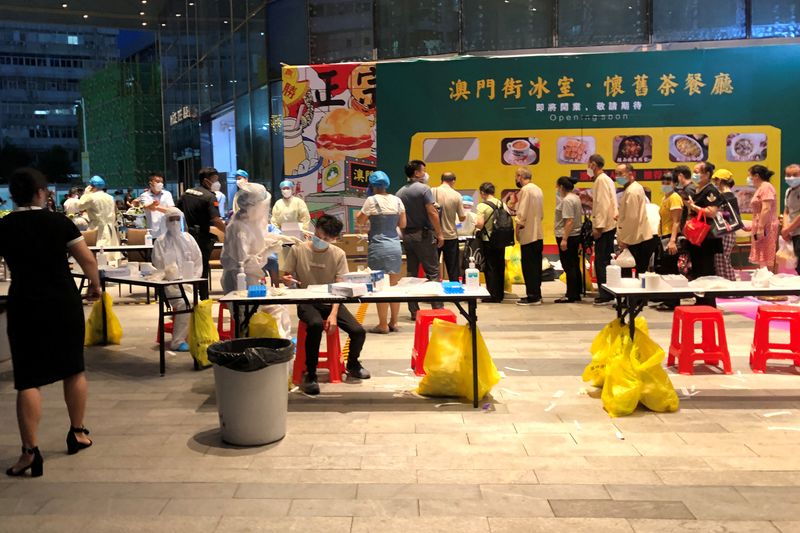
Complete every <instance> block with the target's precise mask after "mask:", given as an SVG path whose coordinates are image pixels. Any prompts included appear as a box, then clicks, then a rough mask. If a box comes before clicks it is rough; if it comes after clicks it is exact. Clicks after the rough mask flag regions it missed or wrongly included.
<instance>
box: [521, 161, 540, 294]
mask: <svg viewBox="0 0 800 533" xmlns="http://www.w3.org/2000/svg"><path fill="white" fill-rule="evenodd" d="M531 178H532V176H531V171H530V170H528V169H527V168H524V167H519V168H518V169H517V173H516V174H515V176H514V181H515V183H516V185H517V187H519V194H518V196H517V217H516V220H517V241H519V245H520V260H521V262H522V276H523V277H524V278H525V294H526V296H525V298H520V299H519V300H518V301H517V305H542V253H543V251H544V233H543V231H542V219H544V195H543V194H542V189H540V188H539V186H538V185H536V184H534V183H533V182H532V181H531Z"/></svg>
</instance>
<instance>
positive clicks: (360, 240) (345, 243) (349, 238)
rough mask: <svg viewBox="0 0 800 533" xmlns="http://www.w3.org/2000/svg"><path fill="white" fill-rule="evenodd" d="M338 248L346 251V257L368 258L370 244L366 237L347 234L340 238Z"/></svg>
mask: <svg viewBox="0 0 800 533" xmlns="http://www.w3.org/2000/svg"><path fill="white" fill-rule="evenodd" d="M336 246H338V247H339V248H341V249H342V250H344V253H345V255H347V257H348V258H350V257H366V256H367V249H368V246H369V243H368V241H367V236H366V235H357V234H355V233H347V234H344V235H342V236H341V238H339V242H337V243H336Z"/></svg>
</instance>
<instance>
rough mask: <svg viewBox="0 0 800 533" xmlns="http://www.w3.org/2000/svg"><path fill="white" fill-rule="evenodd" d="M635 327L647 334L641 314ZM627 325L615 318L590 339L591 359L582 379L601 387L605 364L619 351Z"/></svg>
mask: <svg viewBox="0 0 800 533" xmlns="http://www.w3.org/2000/svg"><path fill="white" fill-rule="evenodd" d="M636 329H637V330H641V331H643V332H644V333H645V334H647V320H645V318H644V317H643V316H640V317H637V318H636ZM628 331H629V326H628V325H627V324H626V325H624V326H623V325H622V324H621V323H620V321H619V319H618V318H615V319H614V320H612V321H611V322H609V323H608V324H606V326H605V327H604V328H603V329H602V330H600V333H598V334H597V336H596V337H595V338H594V340H593V341H592V345H591V347H590V348H589V353H591V354H592V360H591V361H590V362H589V364H588V365H586V368H585V369H584V370H583V375H582V376H581V377H582V378H583V381H588V382H590V383H591V384H592V385H594V386H595V387H602V386H603V382H604V381H605V378H606V366H607V365H608V362H609V361H610V360H611V358H612V357H613V356H614V355H616V354H617V353H619V350H620V341H621V336H622V335H628Z"/></svg>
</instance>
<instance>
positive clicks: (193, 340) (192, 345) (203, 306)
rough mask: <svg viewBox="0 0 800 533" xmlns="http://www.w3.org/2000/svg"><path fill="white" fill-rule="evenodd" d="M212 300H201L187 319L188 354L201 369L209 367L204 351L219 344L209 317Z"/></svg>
mask: <svg viewBox="0 0 800 533" xmlns="http://www.w3.org/2000/svg"><path fill="white" fill-rule="evenodd" d="M213 303H214V302H213V301H212V300H203V301H202V302H200V303H199V304H197V305H196V306H195V308H194V310H192V314H191V318H190V319H189V338H188V339H187V342H188V343H189V352H190V353H191V354H192V357H193V358H194V360H195V361H196V362H197V364H198V365H199V366H200V367H201V368H205V367H207V366H209V365H210V364H211V363H209V362H208V353H207V352H206V350H207V349H208V347H209V346H210V345H212V344H214V343H215V342H219V332H218V331H217V326H216V325H215V324H214V319H213V318H212V317H211V306H212V305H213Z"/></svg>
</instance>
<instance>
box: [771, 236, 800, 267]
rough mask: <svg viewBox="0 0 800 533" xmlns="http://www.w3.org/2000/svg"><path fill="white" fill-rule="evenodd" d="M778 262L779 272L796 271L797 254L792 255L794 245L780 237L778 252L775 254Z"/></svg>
mask: <svg viewBox="0 0 800 533" xmlns="http://www.w3.org/2000/svg"><path fill="white" fill-rule="evenodd" d="M775 260H776V261H777V264H778V273H779V274H796V273H797V270H796V269H797V256H796V255H794V247H793V245H792V243H791V242H787V241H785V240H784V239H783V237H780V238H779V239H778V252H777V253H776V254H775Z"/></svg>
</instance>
